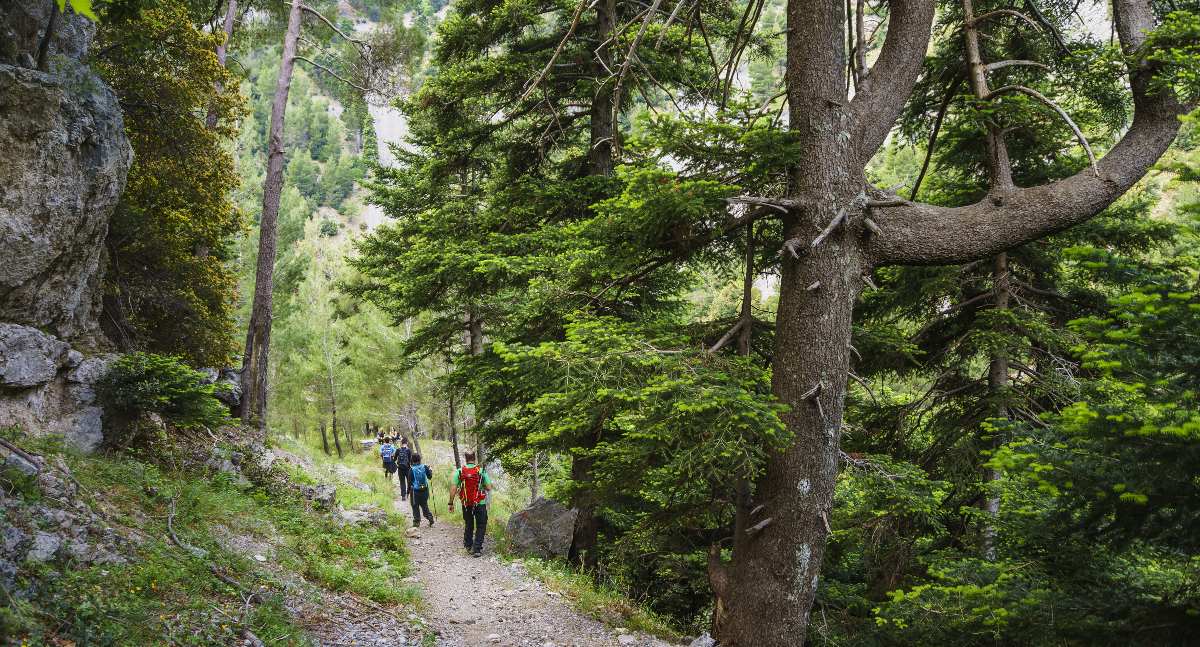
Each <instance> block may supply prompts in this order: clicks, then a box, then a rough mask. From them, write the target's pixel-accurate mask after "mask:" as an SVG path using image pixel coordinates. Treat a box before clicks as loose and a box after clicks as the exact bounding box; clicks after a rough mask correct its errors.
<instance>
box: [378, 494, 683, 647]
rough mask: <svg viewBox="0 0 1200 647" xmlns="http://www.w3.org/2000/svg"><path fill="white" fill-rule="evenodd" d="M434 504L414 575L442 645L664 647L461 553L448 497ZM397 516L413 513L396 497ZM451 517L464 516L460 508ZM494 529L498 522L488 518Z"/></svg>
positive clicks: (516, 567)
mask: <svg viewBox="0 0 1200 647" xmlns="http://www.w3.org/2000/svg"><path fill="white" fill-rule="evenodd" d="M437 503H438V505H437V506H436V507H434V506H430V507H431V508H433V510H434V514H435V515H436V516H437V523H436V524H435V525H434V526H433V527H432V528H431V527H429V526H428V525H427V524H426V523H425V522H424V521H422V524H421V528H420V535H419V537H415V538H413V537H409V538H408V540H407V542H408V549H409V553H410V555H411V556H412V564H413V576H414V577H415V578H416V579H417V581H419V582H420V584H421V586H422V588H423V590H424V600H425V603H426V605H427V607H426V610H425V615H426V616H427V620H428V622H429V626H430V627H431V628H432V629H434V630H436V632H437V634H438V640H437V645H438V647H468V646H471V647H473V646H475V645H505V646H511V647H551V646H553V647H611V646H613V645H642V646H654V647H660V646H664V647H665V646H666V645H668V644H669V643H666V642H663V641H661V640H658V639H656V638H653V637H650V636H646V635H644V634H637V633H632V632H626V631H625V630H623V629H616V630H614V629H612V628H611V627H608V626H606V625H605V624H603V623H601V622H599V621H597V620H593V619H592V618H588V617H586V616H584V615H582V614H580V613H579V612H578V611H576V610H575V609H573V608H571V606H570V604H569V603H568V602H567V601H566V600H564V599H563V598H562V596H561V595H560V594H559V593H557V592H554V591H550V590H549V589H547V588H546V587H545V586H543V585H542V583H541V582H539V581H537V580H536V579H535V578H533V577H532V576H530V575H529V574H528V573H527V572H526V571H525V569H524V568H523V567H522V566H521V564H520V563H518V562H514V563H512V564H505V563H504V562H502V561H501V560H500V559H498V558H497V557H496V555H495V554H494V553H493V552H492V547H491V541H490V538H489V541H488V542H487V544H485V546H484V553H483V556H482V557H471V556H470V555H469V554H468V553H467V552H466V551H465V550H463V548H462V526H461V524H456V523H454V521H453V517H449V516H448V513H447V510H446V499H445V493H441V496H439V497H437ZM395 505H396V511H397V512H400V513H403V514H404V515H406V516H407V515H410V514H411V512H412V508H411V507H410V506H409V504H408V502H407V501H401V500H400V499H399V497H397V498H396V501H395ZM453 514H454V515H460V514H461V511H460V510H459V509H458V508H457V507H456V508H455V512H454V513H453ZM488 523H489V530H490V526H491V524H493V523H496V520H494V519H489V520H488Z"/></svg>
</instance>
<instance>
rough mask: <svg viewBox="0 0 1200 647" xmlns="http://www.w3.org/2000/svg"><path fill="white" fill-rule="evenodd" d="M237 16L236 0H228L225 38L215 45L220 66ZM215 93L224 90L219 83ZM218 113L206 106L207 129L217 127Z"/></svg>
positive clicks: (205, 120)
mask: <svg viewBox="0 0 1200 647" xmlns="http://www.w3.org/2000/svg"><path fill="white" fill-rule="evenodd" d="M236 16H237V0H229V4H228V5H227V6H226V7H225V24H224V25H223V27H224V31H225V40H223V41H221V44H220V45H217V61H218V62H220V63H221V67H225V54H226V51H227V49H228V47H229V39H231V38H233V20H234V18H235V17H236ZM216 89H217V94H220V93H221V92H223V91H224V90H225V87H224V86H223V85H221V84H220V83H217V84H216ZM218 118H220V115H219V114H217V108H216V106H209V107H208V115H207V116H206V117H205V119H204V123H205V125H206V126H208V129H209V130H212V129H214V128H216V127H217V119H218Z"/></svg>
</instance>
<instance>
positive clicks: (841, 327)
mask: <svg viewBox="0 0 1200 647" xmlns="http://www.w3.org/2000/svg"><path fill="white" fill-rule="evenodd" d="M889 6H890V9H891V12H890V18H889V25H888V28H887V38H886V41H885V43H884V45H883V48H882V50H881V53H880V56H879V58H878V59H877V61H876V63H875V65H874V67H873V68H872V69H871V70H868V71H867V72H866V73H865V74H862V75H861V80H862V83H861V86H860V90H859V92H858V94H856V96H855V97H854V98H853V100H847V98H846V95H845V91H846V88H845V73H846V69H847V68H846V64H847V61H846V57H847V55H848V51H847V45H846V42H845V40H844V38H843V36H844V34H845V33H846V32H845V28H846V20H847V16H846V8H845V6H844V5H843V3H842V2H828V1H827V0H826V1H825V2H819V1H818V0H789V1H788V9H787V18H788V35H787V41H788V45H787V59H788V60H787V77H786V80H787V89H788V101H789V106H790V111H789V114H790V122H791V123H790V127H791V130H792V133H793V134H794V136H795V137H796V143H797V146H798V148H799V149H800V150H802V151H803V153H802V154H800V155H797V157H796V159H795V166H794V168H793V169H792V170H791V183H790V187H789V195H788V198H790V199H791V202H789V204H792V205H796V206H795V207H793V209H792V210H791V212H790V213H789V216H788V217H786V218H785V222H784V225H785V233H786V236H787V239H788V240H789V243H790V244H789V249H790V250H793V251H795V253H794V254H790V253H785V255H784V262H783V265H782V277H781V281H780V297H779V309H778V316H777V323H776V337H775V353H774V358H773V389H774V392H775V395H776V396H777V397H778V398H779V399H780V400H781V401H782V402H784V403H786V404H787V405H789V406H790V407H791V410H790V411H789V412H788V413H787V414H786V415H785V416H784V418H785V422H786V424H787V426H788V428H789V429H790V430H791V432H792V433H793V434H794V438H795V440H794V444H793V445H792V447H791V448H790V449H789V450H787V451H785V452H783V453H781V454H778V455H776V456H774V457H772V458H771V459H770V461H769V462H768V465H767V470H766V474H765V476H764V477H762V478H761V479H760V480H759V481H758V482H757V483H755V488H754V491H753V494H752V497H753V499H752V500H751V501H750V502H749V504H748V505H750V509H751V511H753V512H754V515H753V516H752V517H751V518H749V519H746V520H745V522H744V523H739V524H738V525H739V528H738V531H737V533H736V536H735V537H734V540H733V558H732V562H731V563H730V562H726V561H724V560H723V559H722V558H721V556H720V552H719V551H715V550H714V551H712V552H710V558H709V576H710V581H711V584H712V587H713V590H714V592H715V594H716V597H717V601H716V605H715V610H714V614H713V635H714V637H715V638H717V639H718V640H719V641H720V644H721V645H723V646H724V647H751V646H754V647H796V646H799V645H803V644H804V641H805V638H806V635H807V629H808V618H809V613H810V610H811V607H812V604H813V600H814V596H815V593H816V590H817V585H818V582H819V571H820V565H821V560H822V558H823V556H824V552H825V543H826V539H827V537H828V533H829V525H828V512H829V508H830V506H831V504H832V500H833V491H834V485H835V480H836V477H837V472H838V462H839V447H838V441H839V436H840V433H841V422H842V413H843V400H844V397H845V391H846V378H847V371H848V365H849V344H850V333H851V315H852V311H853V304H854V301H855V299H856V297H857V295H858V292H859V290H860V289H861V286H862V284H863V279H862V276H863V275H864V273H866V272H869V271H871V270H872V269H873V268H874V267H876V266H878V265H884V264H946V263H958V262H969V261H974V260H977V259H981V258H987V257H989V256H996V255H997V254H999V253H1001V252H1004V251H1005V250H1007V249H1011V248H1013V247H1016V246H1018V245H1021V244H1023V243H1026V242H1029V241H1031V240H1034V239H1037V238H1040V237H1043V236H1046V235H1048V234H1051V233H1054V232H1056V231H1059V230H1062V229H1064V228H1066V227H1069V226H1071V225H1074V224H1076V223H1079V222H1082V221H1084V220H1086V219H1088V218H1090V217H1092V216H1094V215H1095V214H1097V213H1099V212H1100V211H1101V210H1103V209H1104V208H1105V207H1107V206H1108V205H1109V204H1111V203H1112V202H1113V201H1114V200H1116V199H1117V198H1118V197H1120V196H1121V195H1122V194H1123V193H1124V192H1125V191H1126V190H1127V189H1128V188H1129V187H1130V186H1132V185H1133V183H1134V182H1136V181H1137V180H1138V179H1140V178H1141V177H1142V176H1143V175H1144V174H1145V172H1146V171H1147V170H1148V169H1149V168H1150V166H1151V165H1152V164H1153V163H1154V162H1155V161H1156V160H1157V159H1158V158H1159V156H1161V154H1162V153H1163V152H1164V151H1165V150H1166V148H1167V146H1168V145H1169V144H1170V143H1171V141H1172V140H1173V139H1174V137H1175V134H1176V132H1177V130H1178V128H1179V123H1178V120H1177V119H1176V117H1177V115H1178V114H1179V113H1180V112H1181V110H1182V107H1181V106H1180V105H1179V103H1178V102H1177V101H1176V100H1175V98H1174V97H1173V96H1171V95H1170V94H1169V93H1167V92H1157V93H1154V92H1151V91H1150V89H1149V85H1148V82H1149V71H1148V70H1146V69H1138V70H1134V71H1132V74H1131V78H1130V86H1131V88H1132V90H1133V94H1134V106H1135V117H1134V120H1133V124H1132V125H1131V127H1130V129H1129V130H1128V131H1127V132H1126V134H1125V136H1124V137H1123V138H1122V140H1121V141H1120V143H1118V144H1117V145H1116V146H1115V147H1114V148H1113V149H1112V150H1111V151H1109V153H1108V155H1106V156H1105V157H1104V158H1103V159H1102V160H1101V161H1100V163H1099V177H1096V175H1095V174H1094V173H1093V170H1092V169H1091V168H1088V169H1086V170H1084V171H1083V172H1081V173H1079V174H1078V175H1075V176H1073V177H1070V178H1068V179H1065V180H1062V181H1059V182H1055V183H1052V184H1049V185H1046V186H1041V187H1031V188H1019V187H1015V186H1013V185H1012V183H1011V182H1010V181H1006V178H1007V177H1010V175H1009V174H1010V170H1009V169H1008V168H1007V164H1008V161H1007V156H1006V154H1004V151H1003V141H1002V139H1001V138H999V133H998V131H995V130H990V131H989V133H987V135H985V136H989V137H991V138H992V139H993V141H992V142H990V143H992V144H994V145H995V146H996V147H995V149H994V150H993V155H992V162H993V165H994V172H993V173H992V176H991V181H992V184H993V187H992V190H991V192H990V193H989V194H988V196H987V197H986V198H985V199H984V200H982V201H981V202H979V203H978V204H974V205H970V206H965V207H959V208H941V207H933V206H930V205H922V204H918V203H911V202H905V201H901V200H898V199H896V198H895V197H894V196H888V195H886V194H885V193H884V192H883V191H881V190H879V189H877V188H874V187H871V186H869V185H868V184H867V183H866V181H865V179H864V167H865V165H866V164H867V162H868V161H869V159H870V158H871V156H872V155H873V154H874V153H875V152H876V150H878V148H879V146H880V145H881V144H882V143H883V141H884V140H885V138H886V137H887V134H888V132H889V131H890V130H891V128H892V126H893V125H894V123H895V119H896V117H897V115H898V113H899V111H900V109H901V108H902V106H903V104H904V102H905V101H906V100H907V98H908V96H909V95H910V94H911V91H912V88H913V84H914V82H915V81H916V79H917V76H918V74H919V73H920V69H921V62H922V60H923V58H924V56H925V52H926V49H927V45H928V41H929V33H930V28H931V24H932V20H933V3H932V2H931V1H930V0H896V1H894V2H891V3H890V5H889ZM966 8H967V9H968V13H969V11H970V3H969V2H968V3H967V4H966ZM1114 15H1115V16H1116V20H1117V33H1118V35H1119V36H1120V38H1121V42H1122V46H1123V47H1124V48H1125V50H1126V51H1127V52H1129V51H1132V50H1133V49H1135V48H1136V47H1137V46H1138V45H1139V44H1140V43H1141V42H1142V40H1143V39H1144V33H1145V32H1146V31H1147V30H1148V29H1150V28H1152V27H1153V13H1152V12H1151V10H1150V6H1149V3H1148V0H1116V5H1115V6H1114ZM976 45H977V43H976ZM968 49H971V48H970V47H968ZM975 49H976V50H977V49H978V48H977V47H976V48H975ZM968 58H969V59H972V58H973V59H974V60H972V61H971V63H972V72H977V73H978V74H984V73H986V70H985V69H984V68H985V66H986V63H987V61H980V60H979V56H978V51H975V52H974V55H972V54H971V52H970V51H968ZM973 81H974V82H975V88H974V89H975V90H976V91H979V90H981V89H984V88H986V79H983V78H982V77H979V76H975V78H973ZM980 81H982V84H980ZM897 204H898V205H899V206H891V205H897ZM868 217H869V218H871V219H872V220H873V221H874V223H872V225H871V226H868V225H867V224H866V219H867V218H868ZM830 223H835V224H832V225H831V224H830ZM827 227H828V228H829V231H830V234H829V235H828V236H827V237H825V238H824V239H823V240H822V242H821V243H820V244H817V245H811V244H810V241H813V240H815V239H816V238H817V237H818V234H819V232H822V231H824V230H826V228H827ZM817 282H820V287H819V288H817V289H815V290H807V289H806V288H807V287H808V286H811V285H813V284H814V283H817ZM743 526H745V527H743Z"/></svg>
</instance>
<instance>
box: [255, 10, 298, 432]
mask: <svg viewBox="0 0 1200 647" xmlns="http://www.w3.org/2000/svg"><path fill="white" fill-rule="evenodd" d="M300 12H301V3H300V0H292V8H291V11H290V12H289V13H288V26H287V32H286V33H285V35H284V39H283V56H282V59H281V60H280V64H279V78H278V80H277V81H276V83H275V97H274V100H273V101H272V103H271V132H270V135H269V139H268V143H267V178H266V180H265V181H264V182H263V208H262V217H261V218H260V220H259V234H258V267H257V268H256V270H255V274H254V303H253V305H252V306H251V311H250V325H249V330H248V331H247V333H246V354H245V356H244V358H243V360H242V390H243V393H244V394H245V396H244V397H243V399H242V411H241V414H242V421H243V422H245V423H246V424H252V425H257V427H258V428H259V429H265V428H266V422H267V421H266V417H267V373H268V369H269V358H270V350H271V317H272V313H273V310H274V308H273V306H272V302H271V296H272V293H273V292H274V286H275V239H276V231H275V228H276V220H277V219H278V217H279V199H280V194H281V193H282V191H283V163H284V157H283V121H284V116H285V113H286V111H287V100H288V92H289V91H290V90H291V87H292V69H293V68H294V66H295V64H296V42H297V40H299V38H300Z"/></svg>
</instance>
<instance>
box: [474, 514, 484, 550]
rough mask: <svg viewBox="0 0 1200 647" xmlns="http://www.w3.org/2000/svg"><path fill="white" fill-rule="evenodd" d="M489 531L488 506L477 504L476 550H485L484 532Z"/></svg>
mask: <svg viewBox="0 0 1200 647" xmlns="http://www.w3.org/2000/svg"><path fill="white" fill-rule="evenodd" d="M486 531H487V506H486V505H477V506H475V544H474V546H473V548H474V549H475V552H477V553H478V552H480V551H482V550H483V534H484V533H485V532H486Z"/></svg>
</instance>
